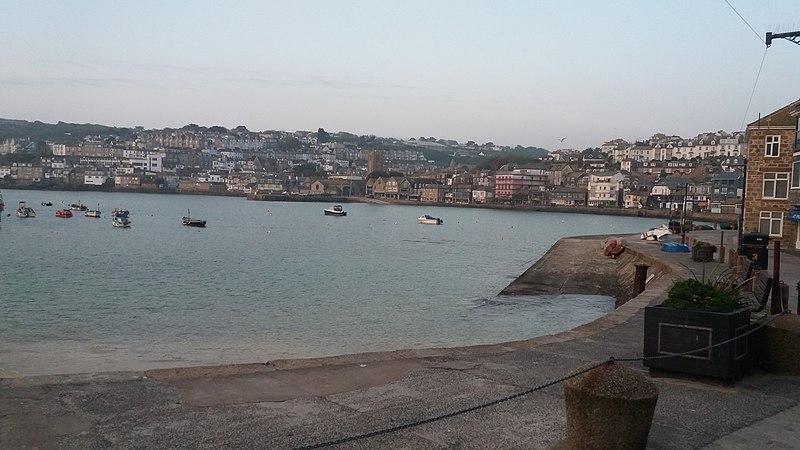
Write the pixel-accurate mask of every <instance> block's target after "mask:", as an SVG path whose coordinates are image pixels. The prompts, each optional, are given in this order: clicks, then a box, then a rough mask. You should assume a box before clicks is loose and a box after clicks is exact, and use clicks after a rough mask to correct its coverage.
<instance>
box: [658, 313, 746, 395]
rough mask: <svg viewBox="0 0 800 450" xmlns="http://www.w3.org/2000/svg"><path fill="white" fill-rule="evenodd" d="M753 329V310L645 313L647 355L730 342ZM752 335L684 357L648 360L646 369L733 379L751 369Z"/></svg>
mask: <svg viewBox="0 0 800 450" xmlns="http://www.w3.org/2000/svg"><path fill="white" fill-rule="evenodd" d="M749 329H750V309H749V308H745V309H740V310H737V311H734V312H730V313H716V312H705V311H686V310H679V309H672V308H666V307H663V306H648V307H646V308H645V310H644V356H645V358H646V357H649V356H664V355H674V354H679V353H685V352H689V351H692V350H695V349H701V348H705V347H708V346H710V345H714V344H717V343H719V342H723V341H727V340H728V339H732V338H734V337H736V336H739V335H742V334H744V333H746V332H747V331H748V330H749ZM749 339H750V336H746V337H744V338H742V339H738V340H736V341H734V342H731V343H729V344H725V345H721V346H719V347H715V348H712V349H708V350H703V351H698V352H694V353H691V354H688V355H684V356H675V357H672V358H659V359H652V360H645V361H644V365H645V367H650V368H651V369H661V370H666V371H670V372H678V373H684V374H689V375H699V376H704V377H712V378H722V379H725V380H732V379H734V378H737V377H740V376H741V375H743V374H745V373H749V372H750V371H751V370H752V360H753V358H752V351H751V349H750V343H749Z"/></svg>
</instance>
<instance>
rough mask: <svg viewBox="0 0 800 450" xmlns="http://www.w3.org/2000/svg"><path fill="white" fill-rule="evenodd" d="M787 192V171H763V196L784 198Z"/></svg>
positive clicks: (786, 196)
mask: <svg viewBox="0 0 800 450" xmlns="http://www.w3.org/2000/svg"><path fill="white" fill-rule="evenodd" d="M788 194H789V173H788V172H764V192H763V198H777V199H785V198H788Z"/></svg>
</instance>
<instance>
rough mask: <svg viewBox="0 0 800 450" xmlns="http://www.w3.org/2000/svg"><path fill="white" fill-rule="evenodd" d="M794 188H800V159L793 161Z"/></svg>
mask: <svg viewBox="0 0 800 450" xmlns="http://www.w3.org/2000/svg"><path fill="white" fill-rule="evenodd" d="M792 189H800V161H795V162H793V163H792Z"/></svg>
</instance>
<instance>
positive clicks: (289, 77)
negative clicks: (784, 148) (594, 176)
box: [0, 0, 800, 150]
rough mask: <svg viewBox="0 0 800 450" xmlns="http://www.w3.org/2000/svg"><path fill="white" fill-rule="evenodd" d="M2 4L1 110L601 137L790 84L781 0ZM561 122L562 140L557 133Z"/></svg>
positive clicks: (596, 141) (792, 96) (793, 52)
mask: <svg viewBox="0 0 800 450" xmlns="http://www.w3.org/2000/svg"><path fill="white" fill-rule="evenodd" d="M728 2H729V3H730V5H733V7H734V8H736V10H737V11H738V12H739V14H741V15H742V16H743V17H744V19H746V20H747V22H748V23H749V24H750V25H751V26H752V27H753V28H754V29H755V31H756V32H757V33H754V32H753V31H752V30H751V29H750V28H749V27H748V26H747V24H745V22H744V21H742V19H740V18H739V17H738V16H737V14H736V13H735V12H734V11H733V9H731V7H730V6H729V5H728V3H726V1H725V0H686V1H643V0H630V1H611V2H605V1H596V0H587V1H569V0H552V1H550V0H548V1H499V2H488V1H487V2H474V1H407V0H404V1H395V2H389V1H377V0H375V1H288V0H287V1H280V2H271V1H236V0H231V1H227V2H222V1H216V2H212V1H176V0H170V1H164V0H159V1H133V2H123V1H108V0H103V1H70V0H63V1H29V0H24V1H16V0H2V2H0V7H1V8H0V11H2V17H3V20H2V26H0V117H2V118H11V119H26V120H41V121H43V122H56V121H58V120H63V121H66V122H78V123H85V122H91V123H100V124H106V125H117V126H137V125H141V126H144V127H146V128H163V127H179V126H182V125H185V124H188V123H196V124H199V125H205V126H211V125H222V126H225V127H235V126H238V125H245V126H246V127H247V128H248V129H250V130H254V131H261V130H266V129H281V130H287V131H294V130H316V129H317V128H319V127H323V128H325V129H326V130H327V131H329V132H334V131H349V132H352V133H356V134H376V135H380V136H387V137H389V136H391V137H397V138H409V137H419V136H426V137H427V136H434V137H436V138H445V139H456V140H458V141H461V142H465V141H467V140H474V141H476V142H479V143H483V142H487V141H492V142H495V143H497V144H502V145H517V144H520V145H525V146H529V145H532V146H539V147H544V148H547V149H550V150H555V149H556V148H559V147H563V146H566V147H574V148H578V149H584V148H586V147H590V146H592V147H594V146H599V145H600V144H602V143H603V142H604V141H607V140H610V139H614V138H617V137H621V138H624V139H628V140H635V139H643V138H647V137H649V136H650V135H651V134H653V133H656V132H664V133H668V134H678V135H682V136H684V137H693V136H694V135H696V134H698V133H700V132H703V131H715V130H719V129H724V130H727V131H734V130H738V129H741V127H742V123H743V122H750V121H752V120H755V119H756V118H757V117H758V114H759V113H763V114H766V113H769V112H772V111H774V110H775V109H777V108H780V107H782V106H784V105H786V104H788V103H790V102H791V101H793V100H796V99H798V98H800V83H799V82H798V80H800V45H797V44H794V43H792V42H789V41H787V40H777V41H775V42H774V43H773V45H772V47H770V49H769V50H768V51H767V53H766V59H765V61H764V66H763V69H762V71H761V75H760V79H759V82H758V85H757V87H756V90H755V94H754V96H753V100H752V104H751V106H750V108H749V112H748V113H747V115H746V116H745V112H746V110H747V107H748V101H749V99H750V95H751V92H752V90H753V86H754V84H755V80H756V75H757V73H758V69H759V66H760V64H761V61H762V57H763V56H764V49H765V45H764V44H763V42H761V41H760V40H761V39H763V38H764V34H765V32H767V31H773V32H776V31H795V30H800V2H798V1H797V0H760V1H758V2H753V1H744V0H728ZM562 137H566V138H567V139H566V140H565V141H564V143H563V144H560V143H559V142H558V139H560V138H562Z"/></svg>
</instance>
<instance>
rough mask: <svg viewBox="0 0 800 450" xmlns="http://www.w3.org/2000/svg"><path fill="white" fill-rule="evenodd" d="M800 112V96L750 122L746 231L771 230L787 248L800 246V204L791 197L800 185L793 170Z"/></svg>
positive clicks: (746, 184) (745, 212) (774, 237)
mask: <svg viewBox="0 0 800 450" xmlns="http://www.w3.org/2000/svg"><path fill="white" fill-rule="evenodd" d="M799 116H800V100H796V101H794V102H792V103H790V104H788V105H786V106H784V107H783V108H781V109H779V110H777V111H775V112H773V113H771V114H768V115H766V116H764V117H762V118H760V119H759V120H757V121H755V122H753V123H750V124H749V125H747V135H746V142H747V178H746V181H745V191H744V198H745V200H744V226H743V228H742V231H743V232H744V233H748V232H753V231H758V232H761V233H765V234H768V235H769V236H770V240H776V239H777V240H780V241H781V246H782V247H785V248H800V229H799V228H800V226H798V222H797V220H799V219H800V218H798V217H797V215H796V214H793V211H796V209H797V207H798V206H800V205H794V204H792V203H791V202H790V200H789V198H790V195H789V194H790V191H791V192H792V194H795V192H794V191H796V190H797V189H800V185H798V184H800V182H798V181H797V180H798V178H797V176H796V174H795V175H794V176H793V173H792V172H793V165H795V164H794V159H793V158H794V156H793V155H794V153H796V152H797V151H798V147H797V136H798V128H800V125H799V124H798V117H799ZM795 166H796V165H795ZM795 169H796V167H795ZM796 197H797V196H796V195H792V198H795V199H796Z"/></svg>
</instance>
